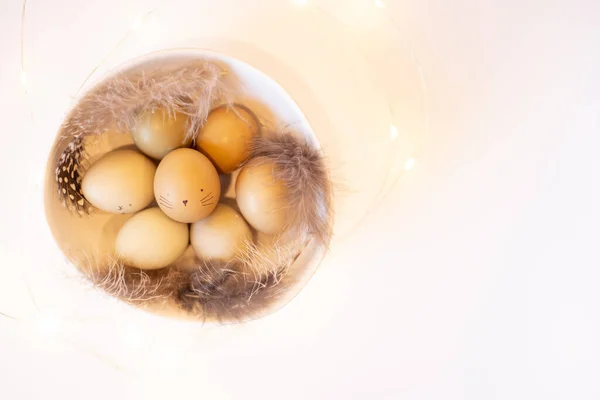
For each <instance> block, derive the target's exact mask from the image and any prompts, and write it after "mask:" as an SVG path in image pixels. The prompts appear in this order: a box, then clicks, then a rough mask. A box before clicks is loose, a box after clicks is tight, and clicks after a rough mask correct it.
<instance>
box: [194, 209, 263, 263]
mask: <svg viewBox="0 0 600 400" xmlns="http://www.w3.org/2000/svg"><path fill="white" fill-rule="evenodd" d="M190 242H191V243H192V247H193V248H194V252H195V253H196V255H197V256H198V257H200V258H205V259H219V260H224V261H228V260H231V259H233V258H234V257H235V256H236V255H237V254H239V253H240V252H243V251H244V249H245V247H246V245H247V244H248V243H251V242H252V232H251V231H250V227H249V226H248V224H247V223H246V221H244V218H243V217H242V216H241V215H240V214H239V213H238V212H237V211H236V210H234V209H233V208H231V207H230V206H228V205H225V204H219V205H217V208H215V210H214V211H213V212H212V213H211V214H210V215H209V216H208V217H206V218H204V219H202V220H200V221H198V222H195V223H194V224H192V226H191V227H190Z"/></svg>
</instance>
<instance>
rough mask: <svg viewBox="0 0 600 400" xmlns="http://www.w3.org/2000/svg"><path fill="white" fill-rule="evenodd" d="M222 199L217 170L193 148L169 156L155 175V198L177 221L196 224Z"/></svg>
mask: <svg viewBox="0 0 600 400" xmlns="http://www.w3.org/2000/svg"><path fill="white" fill-rule="evenodd" d="M220 196H221V182H220V181H219V174H218V173H217V170H216V168H215V167H214V165H213V164H212V163H211V162H210V160H209V159H208V158H206V156H204V155H203V154H202V153H200V152H199V151H196V150H192V149H177V150H174V151H172V152H170V153H169V154H167V155H166V157H164V158H163V159H162V161H161V162H160V164H159V165H158V168H157V169H156V175H155V176H154V197H155V199H156V202H157V203H158V206H159V207H160V209H161V210H162V211H163V212H164V213H165V214H166V215H167V216H168V217H169V218H171V219H173V220H175V221H177V222H183V223H194V222H197V221H199V220H201V219H202V218H205V217H207V216H209V215H210V214H211V213H212V212H213V210H214V209H215V208H216V207H217V204H218V202H219V198H220Z"/></svg>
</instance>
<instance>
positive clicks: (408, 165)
mask: <svg viewBox="0 0 600 400" xmlns="http://www.w3.org/2000/svg"><path fill="white" fill-rule="evenodd" d="M414 167H415V159H414V158H412V157H411V158H409V159H408V160H407V161H406V164H404V169H405V170H407V171H410V170H411V169H413V168H414Z"/></svg>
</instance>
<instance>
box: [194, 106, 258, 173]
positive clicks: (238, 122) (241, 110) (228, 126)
mask: <svg viewBox="0 0 600 400" xmlns="http://www.w3.org/2000/svg"><path fill="white" fill-rule="evenodd" d="M257 133H258V120H257V118H256V116H255V115H254V114H253V113H252V112H251V111H250V110H248V109H247V108H245V107H242V106H233V107H231V108H227V107H226V106H222V107H219V108H216V109H215V110H213V111H212V112H211V113H210V114H209V115H208V119H207V120H206V123H205V124H204V126H203V127H202V129H201V130H200V132H199V134H198V138H197V139H196V148H197V149H198V150H199V151H201V152H202V153H204V154H205V155H206V156H207V157H208V158H210V159H211V161H212V162H213V163H214V164H215V166H216V167H217V169H218V170H219V172H221V173H225V174H228V173H230V172H233V171H235V170H236V169H237V168H238V167H239V165H240V164H241V163H242V162H244V161H246V160H247V159H248V157H249V156H250V150H251V149H250V146H251V145H252V137H253V136H254V135H256V134H257Z"/></svg>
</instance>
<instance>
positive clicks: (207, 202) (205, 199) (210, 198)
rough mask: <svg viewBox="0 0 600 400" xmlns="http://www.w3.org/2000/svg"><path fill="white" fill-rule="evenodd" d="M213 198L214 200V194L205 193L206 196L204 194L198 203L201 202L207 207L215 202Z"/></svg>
mask: <svg viewBox="0 0 600 400" xmlns="http://www.w3.org/2000/svg"><path fill="white" fill-rule="evenodd" d="M214 200H215V196H213V194H212V192H211V193H209V194H207V195H206V196H204V197H203V198H202V199H201V200H200V203H201V204H202V207H208V206H212V205H214V204H215V202H214Z"/></svg>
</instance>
